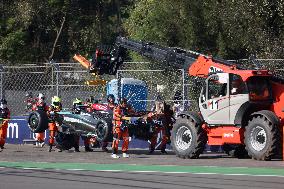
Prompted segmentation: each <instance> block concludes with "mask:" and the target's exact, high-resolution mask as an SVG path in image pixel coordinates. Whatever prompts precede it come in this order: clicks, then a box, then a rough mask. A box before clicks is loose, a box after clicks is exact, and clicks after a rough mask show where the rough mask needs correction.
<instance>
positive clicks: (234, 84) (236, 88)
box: [230, 74, 248, 95]
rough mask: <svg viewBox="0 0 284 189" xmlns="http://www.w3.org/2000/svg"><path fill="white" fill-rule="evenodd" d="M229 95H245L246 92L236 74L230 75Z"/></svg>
mask: <svg viewBox="0 0 284 189" xmlns="http://www.w3.org/2000/svg"><path fill="white" fill-rule="evenodd" d="M230 77H231V79H230V95H238V94H247V93H248V90H247V87H246V84H245V82H244V81H243V79H242V78H241V76H239V75H236V74H231V75H230Z"/></svg>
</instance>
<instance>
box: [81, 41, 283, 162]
mask: <svg viewBox="0 0 284 189" xmlns="http://www.w3.org/2000/svg"><path fill="white" fill-rule="evenodd" d="M126 49H128V50H132V51H135V52H138V53H140V54H141V55H142V56H145V57H148V58H151V59H153V60H156V61H162V62H165V64H166V65H171V66H173V67H176V68H186V69H188V74H189V75H190V76H195V77H202V78H205V82H204V84H203V87H202V90H201V92H200V96H199V100H198V101H199V111H198V112H194V111H185V112H181V113H180V114H179V115H178V119H177V120H176V123H175V124H174V126H173V129H172V131H171V145H172V147H173V150H174V151H175V153H176V155H177V156H178V157H181V158H198V157H199V155H200V154H201V153H202V152H203V151H204V148H205V145H206V144H208V145H235V146H237V148H236V149H242V150H240V152H241V153H245V152H246V151H247V153H248V155H249V156H251V157H252V158H253V159H256V160H270V159H272V158H279V157H283V153H284V149H283V143H284V142H283V135H284V131H283V126H284V112H283V111H284V109H283V108H284V84H283V81H284V80H283V79H281V78H277V77H275V76H273V73H272V72H270V71H268V70H260V69H255V70H246V69H243V68H241V67H239V66H237V65H236V64H233V63H231V62H228V61H226V60H221V59H216V58H213V57H210V56H206V55H203V54H200V53H197V52H193V51H188V50H183V49H180V48H174V47H162V46H159V45H157V44H154V43H146V42H142V41H135V40H131V39H128V38H125V37H118V38H117V40H116V43H115V45H114V48H113V49H112V50H111V51H108V52H106V51H103V50H100V49H98V50H97V51H96V56H95V58H94V59H93V62H89V63H86V62H85V63H84V65H85V67H88V68H89V69H90V72H94V73H97V74H98V75H102V74H115V73H116V71H117V69H118V67H119V66H120V65H121V64H122V63H123V56H124V50H126ZM77 60H78V61H79V62H81V60H80V59H77Z"/></svg>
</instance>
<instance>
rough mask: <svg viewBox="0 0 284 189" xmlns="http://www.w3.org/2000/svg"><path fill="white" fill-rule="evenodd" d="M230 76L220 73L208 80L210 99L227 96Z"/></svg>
mask: <svg viewBox="0 0 284 189" xmlns="http://www.w3.org/2000/svg"><path fill="white" fill-rule="evenodd" d="M227 82H228V74H225V73H218V74H216V75H214V76H213V77H211V78H209V80H208V99H213V98H219V97H223V96H226V95H227Z"/></svg>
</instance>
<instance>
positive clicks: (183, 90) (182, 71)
mask: <svg viewBox="0 0 284 189" xmlns="http://www.w3.org/2000/svg"><path fill="white" fill-rule="evenodd" d="M180 71H181V76H182V107H183V109H184V104H185V103H184V101H185V98H184V93H185V89H184V69H180Z"/></svg>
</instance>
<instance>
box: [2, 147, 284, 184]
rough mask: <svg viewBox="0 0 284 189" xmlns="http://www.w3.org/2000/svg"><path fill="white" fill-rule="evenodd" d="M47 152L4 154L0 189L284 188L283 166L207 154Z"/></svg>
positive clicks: (33, 150) (8, 150) (13, 150)
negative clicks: (186, 156) (115, 155)
mask: <svg viewBox="0 0 284 189" xmlns="http://www.w3.org/2000/svg"><path fill="white" fill-rule="evenodd" d="M47 149H48V148H47V147H44V148H38V147H35V146H33V145H6V149H4V150H3V151H2V152H0V189H6V188H7V189H14V188H20V189H26V188H27V189H28V188H29V189H33V188H40V189H50V188H62V189H65V188H66V189H73V188H74V189H75V188H76V189H77V188H104V189H107V188H124V189H126V188H134V187H135V188H150V189H152V188H153V189H155V188H159V189H166V188H187V189H188V188H206V189H207V188H213V189H214V188H231V189H235V188H259V189H260V188H273V189H277V188H281V189H283V188H284V161H279V160H273V161H255V160H251V159H236V158H231V157H229V156H227V155H225V154H211V153H210V154H203V155H202V156H201V157H200V158H199V159H180V158H177V157H176V156H175V155H174V154H173V153H172V152H169V153H168V154H167V155H162V154H160V153H159V151H157V152H155V153H154V154H153V155H148V154H147V151H146V150H137V149H132V150H130V152H129V153H130V155H131V157H130V158H129V159H125V158H120V159H112V158H111V157H110V155H111V153H105V152H102V151H101V150H100V149H95V151H94V152H89V153H86V152H84V150H83V148H82V149H81V152H79V153H76V152H74V151H73V150H70V151H64V152H61V153H60V152H55V151H53V152H50V153H49V152H47Z"/></svg>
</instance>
